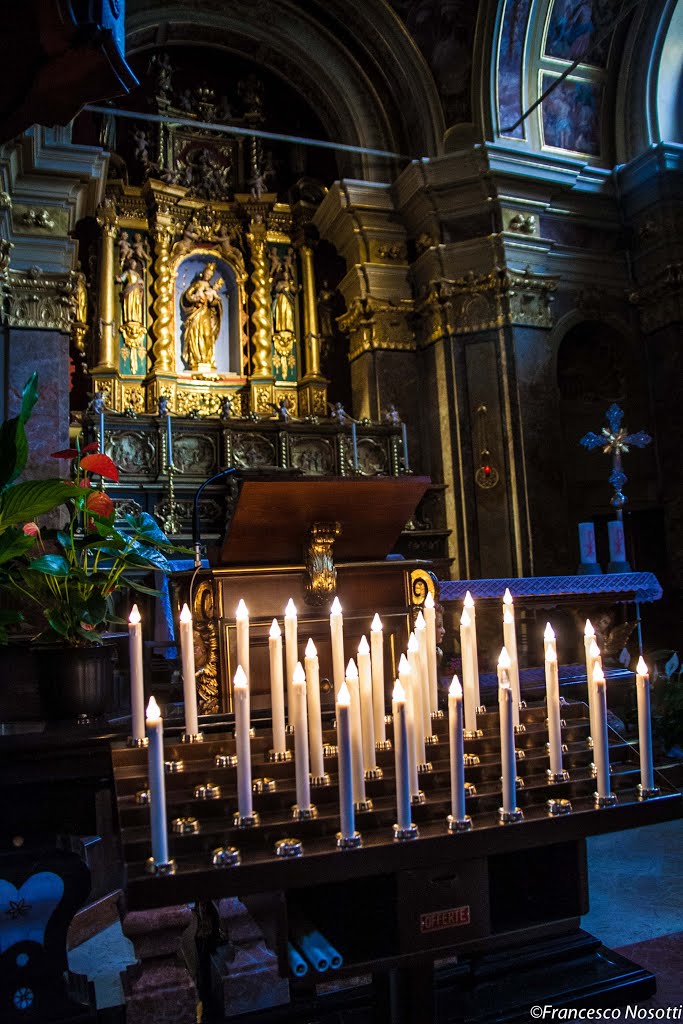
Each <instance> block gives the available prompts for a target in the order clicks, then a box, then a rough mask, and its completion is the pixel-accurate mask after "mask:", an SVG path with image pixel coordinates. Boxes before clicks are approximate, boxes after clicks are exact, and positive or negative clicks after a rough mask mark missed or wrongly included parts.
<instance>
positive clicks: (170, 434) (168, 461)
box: [166, 412, 173, 469]
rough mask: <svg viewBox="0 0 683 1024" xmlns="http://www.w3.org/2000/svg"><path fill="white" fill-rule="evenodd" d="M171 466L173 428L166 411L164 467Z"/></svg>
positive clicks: (168, 467)
mask: <svg viewBox="0 0 683 1024" xmlns="http://www.w3.org/2000/svg"><path fill="white" fill-rule="evenodd" d="M172 466H173V428H172V426H171V414H170V412H168V413H166V468H167V469H170V468H171V467H172Z"/></svg>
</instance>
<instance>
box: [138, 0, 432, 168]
mask: <svg viewBox="0 0 683 1024" xmlns="http://www.w3.org/2000/svg"><path fill="white" fill-rule="evenodd" d="M182 45H193V46H210V47H214V48H219V49H223V50H225V51H229V52H232V53H237V54H239V55H241V56H243V57H245V58H248V59H251V60H253V61H255V62H256V63H260V64H262V65H263V66H265V67H267V68H268V69H269V70H270V71H272V72H273V73H275V74H276V75H279V76H280V77H281V78H283V79H285V80H286V81H288V82H289V83H290V85H292V86H293V87H294V88H295V89H296V90H297V91H298V92H299V93H300V94H301V95H302V97H303V98H304V99H305V101H306V102H307V103H308V104H309V105H310V106H311V108H312V109H313V110H314V111H315V113H316V114H317V116H318V117H319V119H320V121H321V122H322V124H323V126H324V127H325V130H326V131H327V134H328V137H329V138H330V139H332V140H333V141H339V142H341V143H343V144H349V145H356V146H363V147H368V148H374V149H383V150H389V151H391V152H395V153H403V154H405V155H407V156H411V157H412V156H425V155H427V156H430V155H436V154H437V153H439V152H440V149H441V145H442V137H443V115H442V113H441V108H440V105H439V100H438V95H437V93H436V88H435V85H434V81H433V79H432V77H431V74H430V72H429V70H428V68H427V66H426V64H425V61H424V58H423V57H422V55H421V54H420V53H419V51H418V49H417V47H416V45H415V44H414V42H413V41H412V40H411V39H410V37H409V36H407V34H406V32H405V30H404V29H403V26H402V25H401V22H400V19H399V18H398V17H397V16H396V15H395V14H394V12H393V11H392V10H391V8H390V7H389V5H388V4H386V3H384V2H382V0H372V2H367V0H366V2H362V0H351V2H349V0H346V2H344V3H343V2H342V0H328V2H326V3H325V4H324V5H323V4H322V3H318V2H317V0H313V2H310V3H307V4H305V5H303V4H297V3H296V2H294V0H259V3H256V4H254V3H250V2H246V0H245V2H242V3H233V4H230V5H229V6H227V5H225V4H223V3H217V2H212V0H203V2H201V3H197V4H194V5H192V6H191V7H190V6H189V5H187V4H186V3H184V2H182V0H132V2H130V3H129V5H128V18H127V47H128V52H129V54H131V55H133V54H135V53H138V52H141V51H144V50H147V49H153V48H159V47H161V46H165V47H169V48H171V47H175V46H182ZM339 163H340V174H346V175H349V174H350V175H354V176H359V177H364V178H367V179H369V180H388V179H389V178H390V177H391V176H393V171H394V167H392V166H391V163H390V162H387V161H386V160H382V159H379V158H371V157H368V156H363V157H351V156H350V155H347V156H344V157H343V158H342V159H340V161H339Z"/></svg>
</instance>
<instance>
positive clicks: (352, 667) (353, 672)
mask: <svg viewBox="0 0 683 1024" xmlns="http://www.w3.org/2000/svg"><path fill="white" fill-rule="evenodd" d="M346 678H347V679H358V669H357V668H356V663H355V661H354V660H353V658H349V663H348V665H347V666H346Z"/></svg>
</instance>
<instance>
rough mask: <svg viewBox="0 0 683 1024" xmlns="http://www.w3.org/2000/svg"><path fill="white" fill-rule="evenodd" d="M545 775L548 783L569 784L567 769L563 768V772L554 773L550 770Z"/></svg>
mask: <svg viewBox="0 0 683 1024" xmlns="http://www.w3.org/2000/svg"><path fill="white" fill-rule="evenodd" d="M545 774H546V776H547V779H548V782H553V783H556V782H569V772H568V771H567V769H566V768H563V769H562V771H561V772H553V771H551V770H550V768H548V770H547V771H546V773H545Z"/></svg>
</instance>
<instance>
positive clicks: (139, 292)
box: [116, 256, 145, 324]
mask: <svg viewBox="0 0 683 1024" xmlns="http://www.w3.org/2000/svg"><path fill="white" fill-rule="evenodd" d="M140 269H141V268H140V266H139V264H138V261H137V260H136V259H134V258H133V257H132V256H129V257H128V258H127V259H126V262H125V263H124V268H123V273H122V274H121V276H120V277H117V278H116V280H117V281H118V283H119V284H122V285H123V288H122V289H121V312H122V315H123V323H124V324H142V323H144V317H143V305H144V299H145V280H144V277H143V274H142V273H141V272H140Z"/></svg>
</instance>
